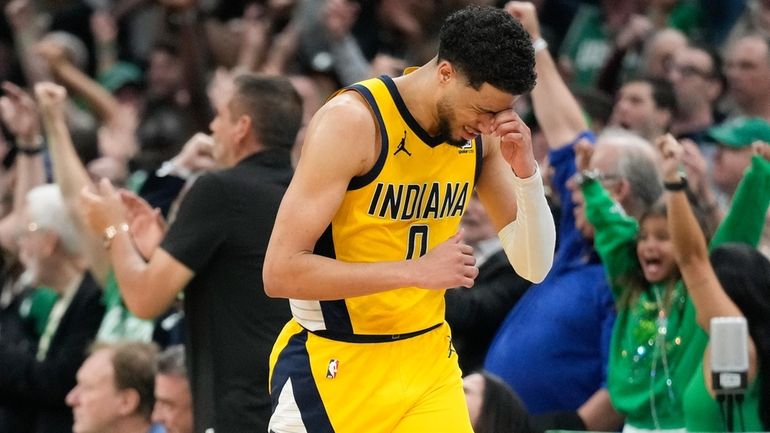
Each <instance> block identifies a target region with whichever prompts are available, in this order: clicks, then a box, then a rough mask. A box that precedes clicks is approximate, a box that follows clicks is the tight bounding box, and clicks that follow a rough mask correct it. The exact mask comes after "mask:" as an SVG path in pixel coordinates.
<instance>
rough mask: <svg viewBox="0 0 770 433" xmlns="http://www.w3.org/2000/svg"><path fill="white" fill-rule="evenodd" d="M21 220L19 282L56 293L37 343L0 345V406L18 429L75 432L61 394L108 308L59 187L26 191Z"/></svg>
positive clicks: (70, 383) (72, 381)
mask: <svg viewBox="0 0 770 433" xmlns="http://www.w3.org/2000/svg"><path fill="white" fill-rule="evenodd" d="M22 223H23V231H22V233H21V238H20V240H19V246H20V253H19V254H20V257H21V262H22V264H23V265H24V267H25V271H24V274H23V275H22V281H24V282H25V283H26V285H28V286H33V287H34V286H47V287H50V288H51V289H53V290H54V291H55V292H56V297H57V299H56V302H55V303H54V305H53V308H52V310H51V313H50V314H49V315H48V319H47V322H46V325H45V328H44V329H43V331H42V335H41V336H40V338H39V340H38V342H37V344H36V345H35V347H33V348H31V350H23V348H20V347H17V346H13V345H10V344H0V365H1V366H2V368H3V372H4V373H3V374H2V375H0V389H2V394H1V395H0V404H2V405H3V406H4V407H6V408H8V411H7V412H8V413H9V414H11V417H12V418H15V419H13V420H10V421H9V422H10V423H11V425H16V426H17V428H19V429H18V430H17V431H25V432H51V433H64V432H70V431H71V426H72V412H71V411H70V410H68V409H67V406H66V405H65V403H64V398H65V396H66V395H67V392H69V391H70V389H72V387H73V386H74V385H75V372H76V371H77V369H78V367H79V366H80V364H81V362H82V360H83V358H84V356H83V354H84V353H85V348H86V347H87V346H88V344H89V342H90V340H91V339H92V338H93V337H94V335H95V334H96V330H97V328H98V327H99V322H100V320H101V317H102V315H103V314H104V309H103V307H102V306H101V304H100V302H99V288H98V286H97V285H96V282H95V281H94V280H93V279H92V278H91V276H90V275H89V274H88V273H87V272H86V267H85V262H84V260H83V258H82V256H81V250H82V248H81V244H80V241H79V237H78V236H77V232H76V231H75V228H74V225H73V222H72V220H71V219H70V218H69V217H68V216H67V211H66V209H65V206H64V203H63V199H62V197H61V193H60V191H59V188H58V187H57V186H56V185H43V186H39V187H36V188H34V189H32V191H30V192H29V193H28V194H27V200H26V203H25V210H24V212H23V217H22ZM11 408H12V409H11ZM20 426H24V427H23V428H21V427H20Z"/></svg>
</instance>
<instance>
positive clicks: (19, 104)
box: [0, 81, 46, 252]
mask: <svg viewBox="0 0 770 433" xmlns="http://www.w3.org/2000/svg"><path fill="white" fill-rule="evenodd" d="M2 88H3V91H4V92H5V95H4V96H3V97H2V98H0V117H1V118H2V121H3V124H4V125H5V126H6V128H8V130H9V131H10V132H11V134H13V136H14V139H15V141H16V149H17V154H16V168H15V169H16V186H15V189H14V192H13V208H12V210H11V213H10V214H9V215H6V216H5V218H3V219H2V220H0V246H2V248H4V249H6V250H8V251H11V252H15V251H16V250H17V244H16V236H15V234H16V232H17V230H18V228H19V227H18V223H19V218H18V216H19V212H21V210H22V209H23V207H24V202H25V200H26V196H27V192H29V191H30V190H31V189H32V188H34V187H36V186H38V185H42V184H44V183H45V181H46V178H45V167H44V164H43V153H44V150H45V149H44V147H43V141H42V138H41V137H40V121H39V119H38V113H37V107H36V106H35V101H33V100H32V98H31V97H30V96H29V95H27V94H26V93H25V92H24V91H23V90H22V89H21V88H19V87H18V86H16V85H15V84H13V83H10V82H7V81H6V82H3V84H2Z"/></svg>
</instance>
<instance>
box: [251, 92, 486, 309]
mask: <svg viewBox="0 0 770 433" xmlns="http://www.w3.org/2000/svg"><path fill="white" fill-rule="evenodd" d="M376 137H377V130H376V128H375V125H374V117H373V115H372V114H371V113H370V112H369V110H368V108H366V106H365V105H364V102H363V100H362V99H360V98H359V97H358V96H356V95H354V94H352V93H344V94H342V95H340V96H337V97H336V98H335V99H333V100H332V101H330V102H329V103H327V105H325V106H324V107H322V108H321V109H320V110H319V111H318V113H317V114H316V115H315V116H314V118H313V120H312V121H311V122H310V125H309V126H308V130H307V135H306V138H305V143H304V147H303V150H302V158H300V161H299V164H298V166H297V170H296V172H295V174H294V178H293V179H292V181H291V184H290V185H289V189H288V190H287V192H286V195H285V196H284V199H283V201H282V202H281V206H280V208H279V210H278V215H277V217H276V221H275V226H274V228H273V233H272V236H271V237H270V243H269V245H268V248H267V253H266V256H265V264H264V271H263V278H264V283H265V292H266V293H267V294H268V295H269V296H272V297H282V298H293V299H307V300H335V299H342V298H346V297H352V296H360V295H367V294H372V293H378V292H384V291H387V290H392V289H397V288H401V287H410V286H416V287H421V288H425V289H445V288H448V287H457V286H465V287H470V286H472V285H473V279H474V278H475V277H476V275H477V274H478V269H477V268H476V267H475V266H474V263H475V259H474V258H473V255H472V248H471V247H470V246H468V245H465V244H464V243H463V242H462V237H461V235H459V234H458V235H455V236H452V237H451V238H450V239H449V240H447V241H445V242H443V243H441V244H439V245H438V246H436V247H435V248H434V249H432V250H431V251H429V252H428V253H427V254H426V255H424V256H422V257H420V258H418V259H413V260H401V261H393V262H379V263H346V262H342V261H339V260H335V259H331V258H328V257H323V256H320V255H317V254H314V253H313V250H314V247H315V244H316V241H318V239H319V238H320V237H321V235H322V234H323V233H324V231H325V230H326V229H327V227H329V224H330V222H331V220H332V218H333V217H334V214H335V213H336V211H337V209H338V208H339V207H340V204H341V203H342V200H343V198H344V195H345V191H346V190H347V187H348V184H349V183H350V180H351V179H352V178H353V177H354V176H357V175H362V174H364V173H366V172H368V171H369V169H370V168H371V167H372V166H373V165H374V161H375V159H376V154H377V153H376V148H375V140H377V138H376Z"/></svg>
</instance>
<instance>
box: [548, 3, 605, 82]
mask: <svg viewBox="0 0 770 433" xmlns="http://www.w3.org/2000/svg"><path fill="white" fill-rule="evenodd" d="M611 42H612V41H611V37H610V33H609V31H608V30H607V26H606V25H604V22H603V18H602V13H601V10H600V9H599V8H598V7H597V6H594V5H582V6H580V8H579V9H578V11H577V12H576V13H575V18H573V19H572V23H571V24H570V26H569V29H568V30H567V34H566V35H565V36H564V42H562V45H561V49H560V53H559V55H560V56H562V57H566V58H568V59H569V60H570V61H571V62H572V66H573V68H574V76H573V78H572V81H571V83H570V84H571V85H574V86H575V87H577V88H589V87H592V86H593V85H594V82H595V81H596V77H597V76H598V74H599V72H601V68H602V67H603V66H604V62H605V61H606V60H607V57H608V56H609V54H610V52H612V44H611Z"/></svg>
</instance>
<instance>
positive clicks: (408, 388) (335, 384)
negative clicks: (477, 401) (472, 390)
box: [269, 320, 473, 433]
mask: <svg viewBox="0 0 770 433" xmlns="http://www.w3.org/2000/svg"><path fill="white" fill-rule="evenodd" d="M270 393H271V397H272V402H273V415H272V417H271V419H270V426H269V431H270V432H273V433H296V432H308V433H316V432H318V433H331V432H336V433H364V432H365V433H379V432H382V433H472V432H473V429H472V428H471V424H470V419H469V417H468V409H467V405H466V402H465V395H464V394H463V385H462V379H461V372H460V368H459V367H458V365H457V354H456V353H455V351H454V349H453V348H452V345H451V333H450V330H449V326H448V325H447V324H446V323H444V324H442V325H440V326H438V327H437V328H436V329H433V330H431V331H429V332H426V333H424V334H421V335H418V336H415V337H411V338H407V339H401V340H396V341H388V342H378V343H360V342H356V343H352V342H344V341H338V340H331V339H329V338H324V337H320V336H318V335H316V334H313V333H311V332H309V331H307V330H305V329H304V328H302V327H301V326H300V325H299V324H298V323H296V322H295V321H294V320H291V321H290V322H289V323H288V324H286V326H285V327H284V328H283V331H281V334H280V335H279V337H278V340H277V341H276V343H275V346H274V347H273V352H272V353H271V355H270Z"/></svg>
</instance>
